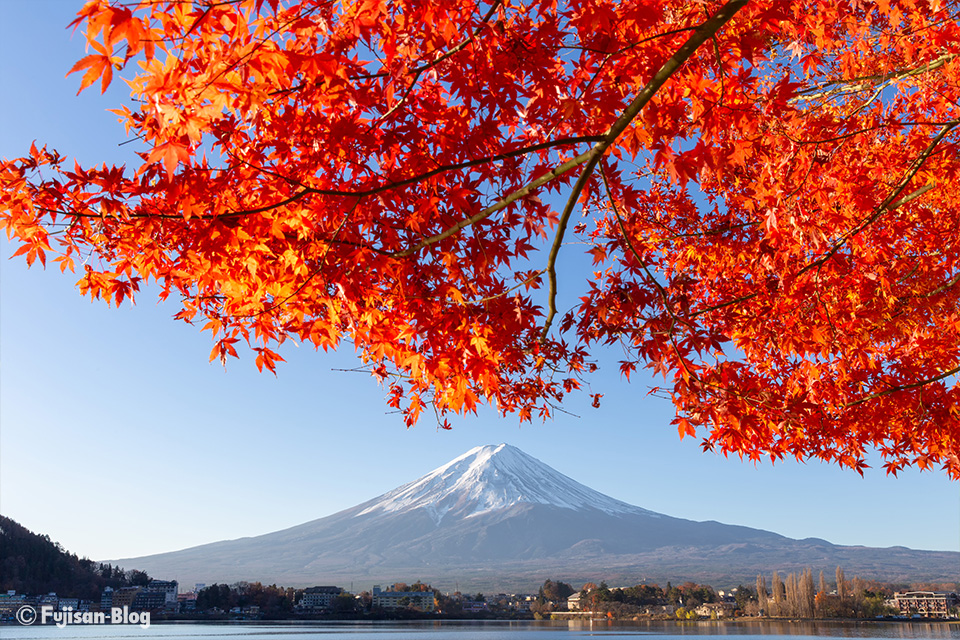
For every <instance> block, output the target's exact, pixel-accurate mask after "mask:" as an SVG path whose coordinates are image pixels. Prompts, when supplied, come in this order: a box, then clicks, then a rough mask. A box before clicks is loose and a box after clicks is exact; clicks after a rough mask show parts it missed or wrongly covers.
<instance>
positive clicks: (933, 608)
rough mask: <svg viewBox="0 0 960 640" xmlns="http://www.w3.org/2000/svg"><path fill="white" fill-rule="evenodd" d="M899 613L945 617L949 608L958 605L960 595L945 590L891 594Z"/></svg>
mask: <svg viewBox="0 0 960 640" xmlns="http://www.w3.org/2000/svg"><path fill="white" fill-rule="evenodd" d="M893 602H894V604H895V606H896V607H897V609H899V611H900V614H901V615H905V616H912V615H920V616H923V617H925V618H947V617H949V616H950V610H951V609H955V608H957V607H960V597H958V596H957V594H956V593H949V592H947V591H902V592H898V593H895V594H894V595H893Z"/></svg>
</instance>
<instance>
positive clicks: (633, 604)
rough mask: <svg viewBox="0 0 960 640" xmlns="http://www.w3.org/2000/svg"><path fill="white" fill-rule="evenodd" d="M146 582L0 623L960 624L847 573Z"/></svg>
mask: <svg viewBox="0 0 960 640" xmlns="http://www.w3.org/2000/svg"><path fill="white" fill-rule="evenodd" d="M131 573H134V574H136V575H135V576H134V579H135V580H136V579H139V580H140V581H141V582H143V584H138V585H131V586H126V587H119V588H112V587H105V588H104V589H103V590H102V592H101V594H100V598H99V600H95V599H83V598H77V597H70V596H69V595H58V594H57V593H55V592H51V593H47V594H26V593H17V592H16V591H15V590H8V591H7V592H6V593H4V594H0V621H2V622H13V621H15V620H16V619H17V618H16V616H17V612H18V611H19V610H20V609H21V608H23V607H25V606H27V607H32V608H33V609H34V610H41V609H43V608H44V607H46V608H48V610H52V611H69V612H84V613H86V612H90V613H96V612H101V611H110V610H112V609H121V608H122V609H123V610H124V611H131V612H149V613H150V616H151V618H152V619H153V620H154V621H161V620H197V621H201V620H211V621H214V620H280V619H304V620H313V619H318V620H322V619H362V618H372V619H383V618H387V619H391V618H393V619H395V618H424V617H440V618H443V617H445V618H452V619H562V618H566V617H591V618H593V617H603V618H607V619H633V620H641V619H658V620H664V619H678V620H701V619H709V620H720V619H732V618H790V619H819V618H831V619H836V618H859V619H890V620H897V619H937V620H956V619H960V594H958V593H956V592H955V591H933V590H900V591H892V592H891V588H892V587H891V586H890V585H877V584H875V583H867V582H865V581H862V580H860V579H859V578H854V579H853V580H850V581H847V580H846V579H845V578H844V577H843V572H842V569H838V570H837V573H836V578H837V580H836V582H835V583H832V584H831V585H827V584H826V582H825V579H824V576H823V574H822V573H821V574H820V584H819V587H817V586H815V585H814V583H813V580H812V573H811V572H810V571H809V570H807V571H804V572H802V573H800V574H799V575H795V574H788V575H787V576H786V578H781V576H780V575H779V573H777V572H774V573H773V574H772V583H771V588H770V589H767V588H766V583H765V578H764V577H763V576H758V578H757V585H756V587H755V588H751V587H747V586H744V585H740V586H738V587H735V588H732V589H729V590H714V589H713V588H712V587H710V586H708V585H698V584H695V583H692V582H689V583H685V584H683V585H679V586H673V585H671V584H670V583H668V584H667V587H666V588H661V587H660V586H658V585H652V584H639V585H634V586H628V587H610V586H608V585H607V584H606V583H600V584H599V585H598V584H594V583H586V584H584V585H583V586H582V587H581V588H580V589H579V590H576V589H574V587H572V586H571V585H570V584H568V583H565V582H562V581H553V580H546V581H545V582H544V583H543V585H542V586H541V587H540V588H539V590H538V592H537V593H521V594H507V593H497V594H486V595H485V594H482V593H477V594H466V593H461V592H459V591H455V592H453V593H442V592H440V591H439V590H436V589H433V588H432V587H431V586H430V585H428V584H423V583H421V582H414V583H412V584H406V583H402V582H401V583H394V584H391V585H389V586H387V587H385V588H382V587H381V586H379V585H376V586H374V587H373V588H372V589H371V590H369V591H367V590H363V591H359V592H356V593H353V592H351V591H348V590H347V589H345V588H343V587H340V586H332V585H327V586H324V585H318V586H313V587H308V588H302V589H294V588H284V587H278V586H276V585H270V586H265V585H263V584H261V583H259V582H252V583H250V582H238V583H234V584H232V585H226V584H213V585H209V586H208V585H205V584H195V585H193V587H192V588H190V589H187V590H181V586H180V585H179V584H178V582H177V581H176V580H157V579H150V578H148V577H147V576H146V574H144V573H143V572H131Z"/></svg>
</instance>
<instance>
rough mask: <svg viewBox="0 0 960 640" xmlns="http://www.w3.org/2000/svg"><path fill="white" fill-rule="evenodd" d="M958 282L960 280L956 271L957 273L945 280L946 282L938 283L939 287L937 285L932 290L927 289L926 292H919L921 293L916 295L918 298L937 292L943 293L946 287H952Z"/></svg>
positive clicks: (933, 294)
mask: <svg viewBox="0 0 960 640" xmlns="http://www.w3.org/2000/svg"><path fill="white" fill-rule="evenodd" d="M958 282H960V273H958V274H957V275H955V276H953V277H952V278H950V279H949V280H947V281H946V283H944V284H942V285H940V286H939V287H937V288H936V289H934V290H933V291H928V292H927V293H924V294H921V295H919V296H917V297H919V298H930V297H933V296H935V295H937V294H938V293H943V292H944V291H946V290H947V289H950V288H951V287H953V286H954V285H956V284H957V283H958Z"/></svg>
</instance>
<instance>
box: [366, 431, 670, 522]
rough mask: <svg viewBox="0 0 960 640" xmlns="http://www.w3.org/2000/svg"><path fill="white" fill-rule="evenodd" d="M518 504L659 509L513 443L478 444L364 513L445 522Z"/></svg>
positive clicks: (620, 511)
mask: <svg viewBox="0 0 960 640" xmlns="http://www.w3.org/2000/svg"><path fill="white" fill-rule="evenodd" d="M518 504H540V505H549V506H553V507H559V508H563V509H574V510H590V509H596V510H599V511H603V512H605V513H608V514H628V513H629V514H637V513H642V514H646V515H649V516H656V515H658V514H655V513H653V512H651V511H647V510H646V509H641V508H640V507H635V506H633V505H630V504H627V503H626V502H621V501H620V500H615V499H614V498H611V497H609V496H606V495H604V494H602V493H600V492H599V491H594V490H593V489H591V488H589V487H587V486H584V485H582V484H580V483H579V482H576V481H575V480H573V479H571V478H569V477H567V476H565V475H563V474H562V473H560V472H558V471H556V470H554V469H552V468H551V467H549V466H547V465H545V464H544V463H542V462H540V461H539V460H537V459H536V458H534V457H533V456H530V455H528V454H526V453H524V452H523V451H521V450H520V449H517V448H516V447H513V446H510V445H508V444H499V445H485V446H481V447H475V448H473V449H471V450H470V451H468V452H466V453H465V454H463V455H462V456H460V457H459V458H455V459H454V460H451V461H450V462H448V463H447V464H445V465H443V466H442V467H439V468H437V469H434V470H433V471H431V472H430V473H428V474H427V475H425V476H423V477H422V478H420V479H419V480H415V481H413V482H410V483H408V484H405V485H403V486H401V487H398V488H397V489H394V490H393V491H390V492H388V493H385V494H384V495H382V496H380V497H379V498H375V499H374V500H372V501H371V502H370V503H368V505H366V506H365V508H364V509H363V510H362V511H360V513H359V514H358V515H364V514H372V513H376V512H381V513H390V512H401V511H410V510H413V509H423V510H424V511H426V512H427V513H428V514H429V515H430V517H431V518H433V520H434V522H435V523H436V524H437V525H439V524H440V522H441V521H442V520H443V519H444V518H445V517H447V516H448V515H450V516H456V517H457V518H458V519H464V518H473V517H475V516H479V515H481V514H485V513H489V512H491V511H496V510H499V509H506V508H509V507H512V506H514V505H518Z"/></svg>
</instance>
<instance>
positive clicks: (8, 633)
mask: <svg viewBox="0 0 960 640" xmlns="http://www.w3.org/2000/svg"><path fill="white" fill-rule="evenodd" d="M644 636H645V637H647V638H649V639H650V640H654V639H657V640H659V639H664V640H668V639H671V638H690V637H692V636H697V637H699V638H703V639H704V640H705V639H707V638H713V637H715V638H724V639H725V640H736V639H737V638H743V639H745V640H758V636H766V637H774V638H777V637H779V638H784V639H787V640H803V639H804V638H810V639H817V638H863V639H868V640H869V639H877V640H884V639H888V638H919V639H927V638H944V639H947V638H950V639H953V638H956V639H960V625H958V624H946V623H936V622H896V623H891V622H849V623H837V622H812V621H811V622H794V623H790V622H781V621H763V622H760V621H750V622H712V621H703V622H682V623H669V622H667V623H664V622H608V621H605V620H604V621H595V622H592V623H591V622H590V621H588V620H586V621H585V620H576V621H573V620H571V621H542V622H526V621H524V622H507V621H491V622H452V621H418V622H368V623H362V622H345V623H317V624H309V623H307V624H305V623H303V622H295V623H224V624H195V623H164V624H153V625H151V626H150V627H149V628H148V629H142V628H140V627H139V626H128V625H113V626H110V625H107V626H81V625H68V626H66V627H65V628H63V629H60V628H57V627H52V626H46V627H22V626H2V627H0V638H2V639H3V640H71V639H73V640H95V639H97V638H104V639H108V640H137V639H147V638H149V639H150V640H186V639H188V638H197V639H198V640H582V639H583V640H586V639H593V640H604V639H605V638H606V639H609V640H630V639H631V638H637V640H643V637H644Z"/></svg>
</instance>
